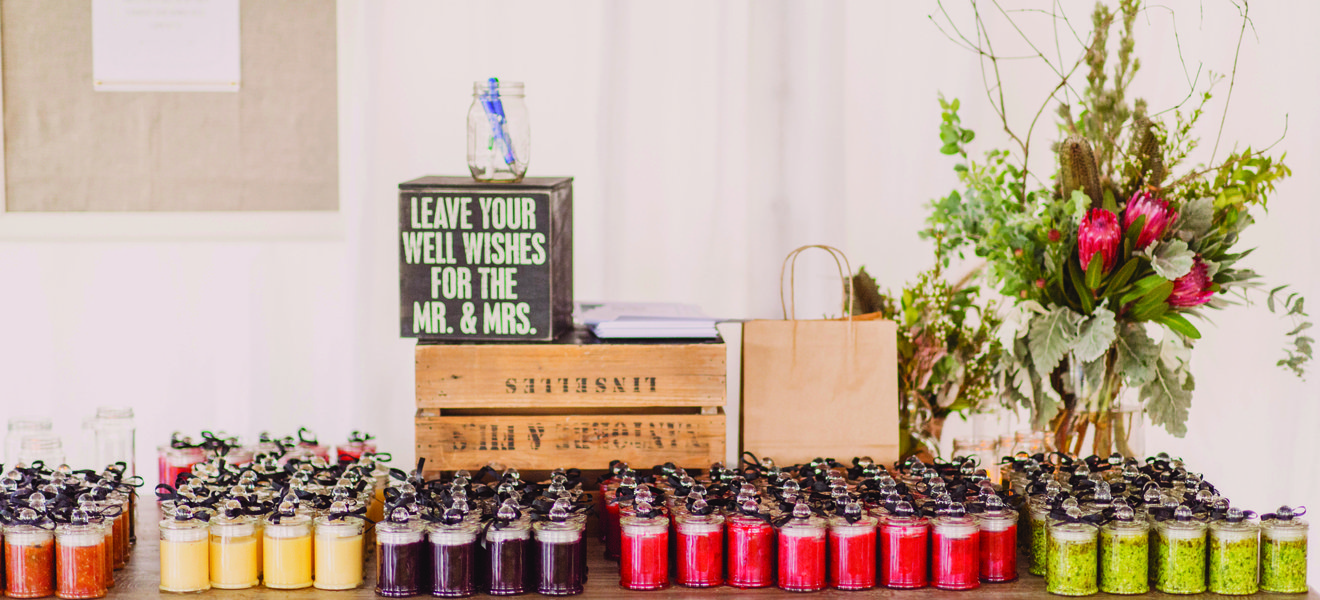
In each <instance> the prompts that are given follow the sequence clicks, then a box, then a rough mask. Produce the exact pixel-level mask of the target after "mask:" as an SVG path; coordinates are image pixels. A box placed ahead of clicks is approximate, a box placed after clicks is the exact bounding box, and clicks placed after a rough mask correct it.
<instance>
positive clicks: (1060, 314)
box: [1027, 306, 1082, 376]
mask: <svg viewBox="0 0 1320 600" xmlns="http://www.w3.org/2000/svg"><path fill="white" fill-rule="evenodd" d="M1081 322H1082V316H1081V315H1079V314H1077V313H1075V312H1073V310H1072V309H1070V308H1068V307H1066V306H1055V307H1054V308H1053V309H1051V310H1050V311H1049V312H1048V313H1046V314H1044V315H1041V316H1038V317H1036V318H1034V319H1032V320H1031V326H1030V332H1029V333H1028V336H1027V346H1028V348H1029V349H1030V350H1031V362H1032V366H1034V367H1035V369H1036V372H1037V373H1039V374H1041V375H1044V376H1048V375H1049V374H1050V373H1052V372H1054V368H1055V367H1057V366H1059V362H1060V361H1062V360H1063V357H1064V355H1066V354H1068V351H1069V350H1071V349H1072V347H1073V344H1074V343H1076V342H1077V333H1078V331H1077V328H1078V325H1080V324H1081Z"/></svg>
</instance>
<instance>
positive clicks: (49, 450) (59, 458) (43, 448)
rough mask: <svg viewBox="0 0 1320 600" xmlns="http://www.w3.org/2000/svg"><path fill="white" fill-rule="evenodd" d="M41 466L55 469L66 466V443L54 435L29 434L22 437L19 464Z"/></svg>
mask: <svg viewBox="0 0 1320 600" xmlns="http://www.w3.org/2000/svg"><path fill="white" fill-rule="evenodd" d="M38 462H40V463H41V464H43V465H45V466H47V467H49V468H51V469H54V468H55V467H58V466H60V465H62V464H64V442H62V441H60V436H58V435H55V434H53V433H29V434H27V435H24V436H23V437H22V441H21V442H20V443H19V448H18V460H17V463H21V464H25V465H32V464H36V463H38Z"/></svg>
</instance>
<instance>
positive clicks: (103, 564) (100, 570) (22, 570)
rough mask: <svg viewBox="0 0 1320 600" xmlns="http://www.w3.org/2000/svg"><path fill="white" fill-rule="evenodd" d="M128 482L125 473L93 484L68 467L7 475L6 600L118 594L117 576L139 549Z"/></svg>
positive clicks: (115, 470)
mask: <svg viewBox="0 0 1320 600" xmlns="http://www.w3.org/2000/svg"><path fill="white" fill-rule="evenodd" d="M122 475H123V470H122V468H119V467H115V468H111V469H107V470H106V471H105V472H104V473H103V474H102V476H93V475H90V474H89V473H86V472H84V473H78V474H74V473H72V472H71V471H70V470H69V468H68V467H67V466H62V467H60V468H59V469H57V470H55V471H47V470H44V469H39V468H17V469H12V470H10V472H9V473H7V474H6V476H5V478H4V480H3V488H4V489H5V491H6V495H5V496H4V497H3V500H0V503H3V504H4V506H3V508H4V510H3V511H0V514H3V515H5V519H4V525H3V538H4V540H3V549H4V552H3V554H4V576H3V578H0V581H2V582H3V585H4V593H5V595H6V596H8V597H10V598H43V597H47V596H58V597H60V598H67V599H83V598H100V597H103V596H105V595H106V593H107V591H108V590H109V589H110V588H112V587H114V585H115V576H114V572H115V571H116V570H120V569H123V568H124V567H126V566H127V565H128V562H129V557H130V554H131V549H132V545H131V544H130V541H129V538H130V536H129V531H130V528H131V527H132V522H131V515H132V501H131V498H132V489H131V487H130V486H129V485H127V484H123V483H122V482H121V480H122ZM93 479H99V481H95V482H93V481H92V480H93Z"/></svg>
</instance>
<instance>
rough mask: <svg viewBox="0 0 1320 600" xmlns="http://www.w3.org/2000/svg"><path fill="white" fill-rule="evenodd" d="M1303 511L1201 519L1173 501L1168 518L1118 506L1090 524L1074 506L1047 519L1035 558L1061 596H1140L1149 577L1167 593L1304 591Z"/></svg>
mask: <svg viewBox="0 0 1320 600" xmlns="http://www.w3.org/2000/svg"><path fill="white" fill-rule="evenodd" d="M1302 513H1304V510H1301V511H1294V510H1293V509H1290V508H1289V507H1286V506H1285V507H1281V508H1280V509H1279V510H1278V511H1276V512H1275V513H1273V514H1271V515H1265V517H1266V518H1265V519H1264V520H1262V521H1259V522H1257V521H1254V520H1253V519H1251V515H1250V513H1249V512H1247V511H1243V510H1241V509H1239V508H1236V507H1232V508H1229V509H1228V510H1227V511H1226V514H1225V515H1224V516H1223V518H1222V519H1215V520H1210V521H1208V522H1207V521H1205V520H1202V519H1198V518H1196V517H1195V516H1194V515H1193V513H1192V509H1191V508H1189V507H1187V506H1178V507H1177V509H1176V510H1175V512H1174V516H1173V518H1171V519H1166V520H1155V521H1154V525H1153V526H1152V525H1151V522H1149V521H1148V520H1147V519H1146V518H1142V517H1140V516H1138V515H1137V514H1136V511H1134V510H1133V509H1132V508H1130V507H1128V506H1119V507H1118V508H1117V509H1116V510H1115V514H1114V517H1113V519H1112V520H1111V521H1109V522H1107V523H1104V524H1101V525H1098V526H1097V525H1096V524H1092V523H1087V522H1084V521H1080V520H1077V519H1076V518H1075V517H1080V516H1081V511H1080V510H1079V509H1076V508H1074V509H1073V512H1072V516H1073V517H1074V519H1067V518H1065V519H1059V520H1052V521H1051V522H1050V523H1049V524H1048V525H1047V529H1046V532H1045V537H1046V542H1045V545H1046V546H1045V547H1046V549H1045V551H1044V553H1043V554H1042V558H1043V560H1038V561H1035V562H1036V563H1038V564H1039V569H1043V571H1044V574H1045V577H1046V588H1047V590H1048V591H1050V592H1051V593H1055V594H1060V595H1065V596H1085V595H1090V594H1095V593H1097V592H1105V593H1107V594H1144V593H1146V592H1148V591H1150V588H1151V584H1152V583H1153V585H1154V588H1155V589H1156V590H1158V591H1161V592H1164V593H1166V594H1200V593H1203V592H1206V591H1209V592H1212V593H1215V594H1224V595H1247V594H1254V593H1256V592H1257V591H1266V592H1275V593H1293V594H1300V593H1305V592H1306V591H1307V582H1306V550H1307V548H1306V547H1307V529H1308V526H1307V523H1306V522H1305V521H1304V520H1302V519H1300V518H1297V515H1299V514H1302ZM1039 569H1038V568H1037V567H1033V572H1038V570H1039Z"/></svg>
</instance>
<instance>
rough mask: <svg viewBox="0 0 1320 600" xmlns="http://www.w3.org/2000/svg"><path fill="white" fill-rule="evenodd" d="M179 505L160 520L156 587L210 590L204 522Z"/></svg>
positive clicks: (178, 589)
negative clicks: (157, 581)
mask: <svg viewBox="0 0 1320 600" xmlns="http://www.w3.org/2000/svg"><path fill="white" fill-rule="evenodd" d="M191 514H192V511H190V510H188V509H187V508H186V507H180V508H179V509H178V510H177V511H175V513H174V518H173V519H166V520H164V521H161V522H160V590H161V591H162V592H183V593H187V592H200V591H203V590H209V589H211V577H210V559H209V556H208V554H209V552H208V549H207V540H206V537H207V531H206V523H205V522H202V521H195V520H193V519H192V518H191Z"/></svg>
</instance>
